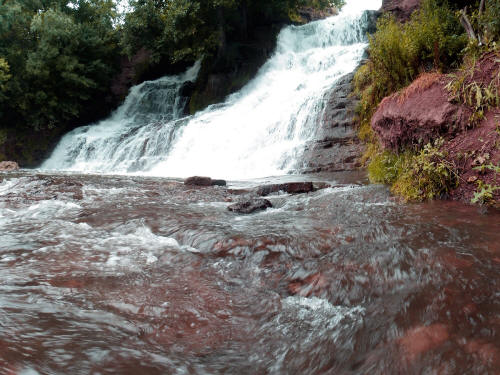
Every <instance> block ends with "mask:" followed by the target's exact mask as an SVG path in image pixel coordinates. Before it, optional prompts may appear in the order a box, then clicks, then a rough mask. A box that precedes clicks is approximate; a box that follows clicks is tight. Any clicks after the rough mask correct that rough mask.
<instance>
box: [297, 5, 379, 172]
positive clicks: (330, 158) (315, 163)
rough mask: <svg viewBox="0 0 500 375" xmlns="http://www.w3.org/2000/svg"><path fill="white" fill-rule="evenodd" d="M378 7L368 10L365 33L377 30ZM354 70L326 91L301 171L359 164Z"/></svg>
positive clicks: (333, 169)
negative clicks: (323, 105) (321, 110)
mask: <svg viewBox="0 0 500 375" xmlns="http://www.w3.org/2000/svg"><path fill="white" fill-rule="evenodd" d="M380 15H381V12H379V11H366V12H365V13H364V14H363V17H364V18H365V22H363V24H364V30H363V33H373V32H375V30H376V24H377V19H378V17H379V16H380ZM354 74H355V72H352V73H349V74H346V75H345V76H343V77H341V78H340V79H339V80H338V81H337V83H336V84H335V86H334V87H332V89H331V90H330V91H329V92H328V93H327V94H326V95H325V98H324V101H325V103H326V104H325V109H324V111H323V113H322V115H321V117H320V118H318V119H317V122H318V126H317V128H316V134H315V135H314V137H313V138H312V140H311V141H309V142H308V143H307V144H306V145H305V148H304V154H303V156H302V163H301V164H300V165H298V166H297V170H298V172H300V173H316V172H337V171H352V170H356V169H358V168H359V167H360V164H359V162H358V159H359V156H360V155H362V153H363V150H364V148H363V145H362V144H361V143H360V141H359V139H358V137H357V130H356V121H355V119H354V114H355V113H354V112H355V109H356V105H357V104H358V100H357V99H356V98H355V97H354V95H353V82H352V81H353V78H354Z"/></svg>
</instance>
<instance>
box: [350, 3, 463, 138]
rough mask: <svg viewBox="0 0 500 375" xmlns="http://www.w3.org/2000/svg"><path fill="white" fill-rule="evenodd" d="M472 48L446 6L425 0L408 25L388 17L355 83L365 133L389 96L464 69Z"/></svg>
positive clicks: (380, 24)
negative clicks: (427, 76) (426, 77)
mask: <svg viewBox="0 0 500 375" xmlns="http://www.w3.org/2000/svg"><path fill="white" fill-rule="evenodd" d="M466 45H467V37H466V35H465V33H464V31H463V29H462V27H461V26H460V23H459V20H458V17H457V16H456V15H455V14H454V12H452V10H451V9H450V8H449V6H448V5H447V4H446V3H444V4H443V5H438V3H437V2H436V0H424V2H423V3H422V6H421V8H420V9H419V10H418V11H416V12H414V13H413V15H412V17H411V19H410V21H409V22H408V23H406V24H400V23H398V22H397V21H396V20H395V19H394V18H393V17H392V16H390V15H384V16H383V17H382V18H381V19H380V20H379V22H378V25H377V32H376V33H375V34H374V35H373V36H372V37H371V38H370V46H369V55H370V58H369V60H368V62H367V63H366V64H365V65H364V66H363V67H361V68H360V69H359V70H358V72H357V73H356V76H355V80H354V86H355V90H356V92H357V94H358V96H359V97H360V104H359V106H358V109H357V113H358V115H359V119H360V123H361V125H362V126H361V129H363V125H365V127H366V123H367V122H368V121H369V119H370V118H371V116H372V114H373V112H374V110H375V109H376V107H377V105H378V104H379V103H380V101H381V100H382V99H383V98H384V97H386V96H388V95H390V94H392V93H394V92H396V91H398V90H400V89H402V88H403V87H405V86H407V85H408V84H410V83H411V82H412V81H413V80H414V79H415V78H416V77H417V76H418V75H419V74H420V73H421V72H425V71H430V70H447V69H449V68H451V67H456V66H458V65H459V63H460V61H461V59H462V51H463V49H464V48H465V46H466ZM364 133H365V135H366V130H364Z"/></svg>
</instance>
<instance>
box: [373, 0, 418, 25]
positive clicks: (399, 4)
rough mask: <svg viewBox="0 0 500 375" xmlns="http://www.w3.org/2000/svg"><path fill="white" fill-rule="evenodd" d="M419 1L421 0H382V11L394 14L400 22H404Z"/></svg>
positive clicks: (416, 7)
mask: <svg viewBox="0 0 500 375" xmlns="http://www.w3.org/2000/svg"><path fill="white" fill-rule="evenodd" d="M421 2H422V0H383V2H382V11H383V12H390V13H392V14H394V16H395V17H396V19H397V20H398V21H400V22H406V21H408V20H409V19H410V16H411V14H412V13H413V12H414V11H415V10H416V9H418V7H419V6H420V3H421Z"/></svg>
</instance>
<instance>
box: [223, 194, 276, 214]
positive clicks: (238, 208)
mask: <svg viewBox="0 0 500 375" xmlns="http://www.w3.org/2000/svg"><path fill="white" fill-rule="evenodd" d="M272 206H273V205H272V204H271V202H269V201H268V200H267V199H264V198H245V199H242V200H240V201H239V202H238V203H235V204H232V205H231V206H229V207H228V208H227V209H228V210H229V211H232V212H237V213H240V214H251V213H252V212H255V211H262V210H267V209H268V208H269V207H272Z"/></svg>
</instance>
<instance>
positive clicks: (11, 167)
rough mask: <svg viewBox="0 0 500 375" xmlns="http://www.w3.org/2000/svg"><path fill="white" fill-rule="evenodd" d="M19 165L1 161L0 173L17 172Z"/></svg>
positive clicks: (13, 162)
mask: <svg viewBox="0 0 500 375" xmlns="http://www.w3.org/2000/svg"><path fill="white" fill-rule="evenodd" d="M18 169H19V165H18V164H17V163H16V162H15V161H2V162H0V172H11V171H17V170H18Z"/></svg>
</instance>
